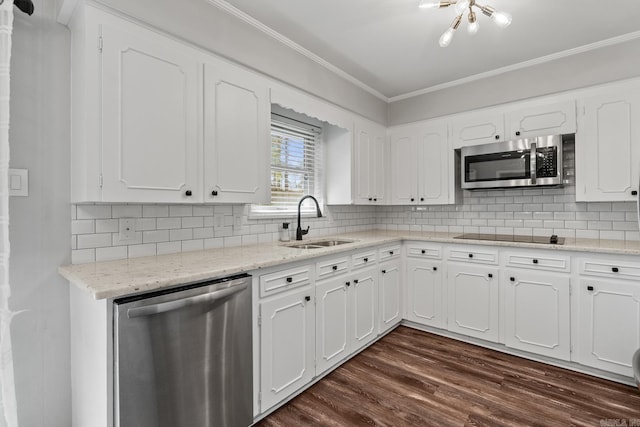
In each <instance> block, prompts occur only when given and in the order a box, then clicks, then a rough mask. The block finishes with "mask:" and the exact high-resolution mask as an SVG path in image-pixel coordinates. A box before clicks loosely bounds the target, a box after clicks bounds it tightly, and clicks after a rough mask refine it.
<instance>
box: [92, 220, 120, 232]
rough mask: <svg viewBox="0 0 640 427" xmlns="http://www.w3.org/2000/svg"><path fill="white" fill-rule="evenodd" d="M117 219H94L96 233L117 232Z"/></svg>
mask: <svg viewBox="0 0 640 427" xmlns="http://www.w3.org/2000/svg"><path fill="white" fill-rule="evenodd" d="M117 232H118V220H117V219H96V233H117Z"/></svg>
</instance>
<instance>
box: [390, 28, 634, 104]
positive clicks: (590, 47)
mask: <svg viewBox="0 0 640 427" xmlns="http://www.w3.org/2000/svg"><path fill="white" fill-rule="evenodd" d="M638 38H640V31H634V32H632V33H627V34H623V35H621V36H617V37H612V38H610V39H605V40H601V41H598V42H595V43H591V44H587V45H583V46H579V47H576V48H573V49H567V50H563V51H561V52H556V53H552V54H551V55H546V56H541V57H539V58H535V59H531V60H529V61H524V62H519V63H517V64H513V65H507V66H506V67H502V68H496V69H495V70H491V71H487V72H484V73H479V74H474V75H473V76H469V77H463V78H461V79H458V80H452V81H450V82H446V83H442V84H439V85H435V86H431V87H428V88H425V89H419V90H416V91H412V92H408V93H404V94H402V95H397V96H392V97H389V98H388V101H387V102H389V103H391V102H396V101H402V100H404V99H409V98H413V97H414V96H418V95H424V94H427V93H430V92H435V91H438V90H442V89H447V88H450V87H454V86H458V85H462V84H465V83H470V82H474V81H477V80H481V79H486V78H487V77H494V76H498V75H500V74H504V73H508V72H510V71H516V70H520V69H523V68H527V67H532V66H534V65H539V64H544V63H546V62H551V61H555V60H558V59H562V58H566V57H569V56H573V55H577V54H579V53H584V52H589V51H591V50H595V49H600V48H602V47H607V46H613V45H616V44H620V43H624V42H627V41H630V40H635V39H638Z"/></svg>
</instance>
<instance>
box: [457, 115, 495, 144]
mask: <svg viewBox="0 0 640 427" xmlns="http://www.w3.org/2000/svg"><path fill="white" fill-rule="evenodd" d="M452 130H453V139H452V142H453V148H454V149H456V148H461V147H465V146H469V145H479V144H489V143H490V142H498V141H504V140H505V134H504V116H503V115H502V114H499V113H489V114H487V113H480V114H477V113H475V114H473V115H470V116H464V117H461V118H457V119H456V120H455V121H454V122H453V124H452Z"/></svg>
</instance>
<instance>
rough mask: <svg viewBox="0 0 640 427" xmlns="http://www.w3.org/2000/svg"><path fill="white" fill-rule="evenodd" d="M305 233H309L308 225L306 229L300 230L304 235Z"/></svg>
mask: <svg viewBox="0 0 640 427" xmlns="http://www.w3.org/2000/svg"><path fill="white" fill-rule="evenodd" d="M305 234H309V226H308V225H307V229H306V230H302V235H303V236H304V235H305Z"/></svg>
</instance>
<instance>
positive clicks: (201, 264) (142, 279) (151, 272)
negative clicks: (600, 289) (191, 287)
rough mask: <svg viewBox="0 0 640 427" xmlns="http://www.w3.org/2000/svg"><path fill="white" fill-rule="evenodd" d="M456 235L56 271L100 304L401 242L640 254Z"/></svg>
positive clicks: (188, 255) (376, 234) (376, 235)
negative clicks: (104, 301) (488, 240)
mask: <svg viewBox="0 0 640 427" xmlns="http://www.w3.org/2000/svg"><path fill="white" fill-rule="evenodd" d="M457 235H459V233H422V232H410V231H395V232H394V231H379V230H371V231H365V232H359V233H346V234H340V235H336V236H324V237H321V238H316V239H313V238H311V239H308V241H307V240H306V239H305V241H306V242H313V241H314V240H325V239H331V238H335V239H345V240H346V239H348V240H354V242H353V243H349V244H345V245H340V246H330V247H326V248H319V249H295V248H290V247H287V246H286V245H287V244H285V243H281V242H273V243H268V244H261V245H251V246H237V247H231V248H222V249H209V250H203V251H193V252H182V253H176V254H168V255H158V256H152V257H143V258H130V259H124V260H117V261H106V262H96V263H91V264H77V265H67V266H62V267H60V268H59V272H60V274H61V275H62V276H64V277H65V278H66V279H67V280H69V281H70V282H71V283H72V284H74V285H75V286H78V287H79V288H81V289H85V290H87V291H88V292H90V293H91V294H92V295H93V297H94V298H95V299H104V298H117V297H121V296H124V295H130V294H136V293H140V292H145V291H153V290H158V289H162V288H165V287H169V286H174V285H180V284H183V283H189V282H196V281H199V280H206V279H212V278H217V277H225V276H231V275H234V274H237V273H241V272H247V271H252V270H257V269H260V268H265V267H271V266H275V265H278V264H284V263H288V262H294V261H302V260H305V259H312V258H317V257H321V256H324V255H331V254H334V253H340V252H345V251H351V250H354V249H359V248H365V247H369V246H377V245H382V244H385V243H393V242H400V241H402V240H418V241H431V242H439V243H458V244H471V245H473V244H475V245H485V246H507V247H518V248H536V249H553V250H562V251H576V252H594V253H608V254H624V255H640V242H637V241H622V240H591V239H566V240H565V243H564V245H551V244H538V243H519V242H517V243H516V242H494V241H490V242H487V241H480V240H459V239H454V236H457ZM291 243H295V242H290V243H289V244H291Z"/></svg>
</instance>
